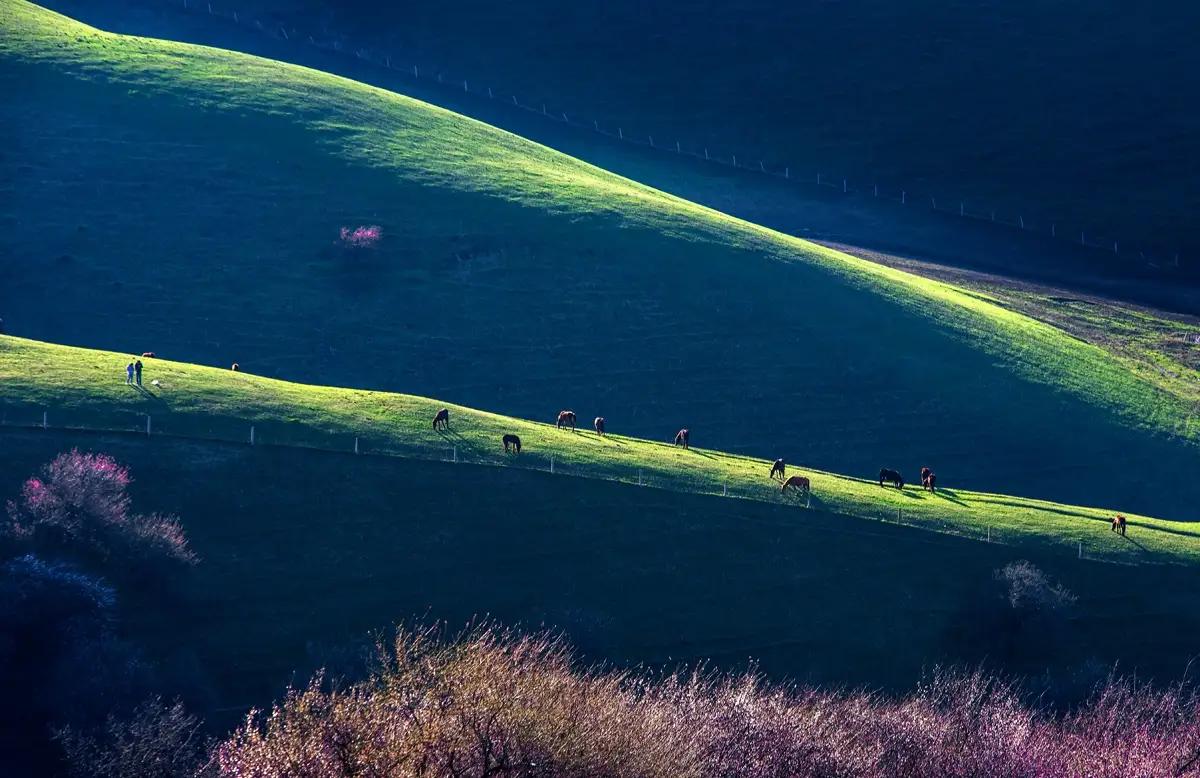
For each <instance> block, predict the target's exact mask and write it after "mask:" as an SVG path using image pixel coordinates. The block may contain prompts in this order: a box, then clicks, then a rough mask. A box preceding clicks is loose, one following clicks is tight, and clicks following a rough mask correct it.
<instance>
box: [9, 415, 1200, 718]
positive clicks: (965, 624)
mask: <svg viewBox="0 0 1200 778" xmlns="http://www.w3.org/2000/svg"><path fill="white" fill-rule="evenodd" d="M71 446H79V447H80V448H83V449H88V450H98V451H106V452H109V453H111V454H113V455H114V456H116V457H117V458H118V459H119V460H121V461H123V462H125V463H127V464H129V465H130V466H131V468H132V471H133V475H134V478H135V482H134V484H133V487H132V490H133V496H134V498H135V502H136V503H137V504H138V505H139V506H140V507H141V508H143V509H147V510H149V509H155V510H170V511H176V512H178V513H179V514H180V515H181V516H182V518H183V521H184V525H185V528H186V531H187V533H188V536H189V538H190V539H191V542H192V545H193V547H194V549H195V550H196V552H197V553H198V554H199V555H200V556H201V558H202V559H201V562H200V564H199V565H198V566H197V567H196V568H195V569H194V570H192V571H190V572H189V573H187V574H184V575H182V576H181V577H180V578H179V579H178V580H177V581H176V584H175V585H174V586H173V587H168V589H167V590H166V591H159V590H155V591H143V592H140V593H139V594H138V595H137V597H138V598H139V599H138V600H137V601H130V602H128V603H127V614H126V616H125V618H126V619H128V620H129V621H130V623H131V628H132V629H133V630H134V631H135V632H136V633H137V635H138V637H139V638H143V639H145V640H147V641H148V642H149V643H150V644H151V645H152V646H153V653H154V655H155V656H156V657H171V658H172V659H171V661H172V662H174V663H175V664H176V665H178V666H188V665H191V666H194V667H195V668H197V670H196V672H197V673H198V675H200V676H202V678H203V680H204V682H205V683H206V684H208V685H210V686H211V687H212V691H213V703H212V704H213V706H214V707H215V708H223V707H233V708H234V709H235V710H234V712H232V713H230V716H231V718H234V717H236V716H237V715H238V714H237V711H240V710H241V708H242V706H247V705H250V704H263V703H265V702H267V701H268V700H269V699H270V698H271V697H272V696H273V695H274V694H276V693H277V692H278V691H279V690H280V689H281V687H282V686H283V685H284V684H285V683H286V682H288V681H289V680H290V679H292V678H293V677H303V673H304V672H305V671H306V670H308V669H311V668H313V667H315V666H320V665H328V666H329V667H330V668H331V670H332V672H334V673H335V674H336V673H339V672H343V671H347V672H349V671H357V670H358V669H359V668H360V667H361V662H362V657H363V652H364V651H365V650H367V649H369V647H370V639H369V637H367V635H366V632H367V631H368V630H372V629H387V628H388V627H390V625H392V624H393V623H395V622H396V621H397V620H400V619H411V618H423V619H446V620H449V622H450V623H451V624H452V625H453V624H460V623H462V622H464V621H466V620H468V619H471V618H473V617H476V616H483V615H490V616H492V617H495V618H498V619H501V620H503V621H505V622H507V623H518V622H520V623H522V624H525V625H527V626H536V625H542V624H545V625H547V626H551V627H554V628H560V629H562V630H564V631H566V632H567V634H568V635H569V636H570V637H571V639H572V640H573V641H575V642H576V643H577V644H579V645H580V646H581V647H582V648H583V650H584V651H585V653H586V655H587V657H589V658H591V659H605V660H610V661H613V662H617V663H639V662H648V663H666V664H673V663H675V662H678V661H683V660H695V659H701V658H707V659H711V660H713V661H714V662H715V663H716V664H717V665H718V666H720V667H727V668H734V667H740V666H743V665H744V664H745V663H746V662H747V661H748V660H749V659H750V658H755V659H758V660H760V661H761V664H762V668H763V669H764V670H765V671H766V672H768V673H769V674H770V675H772V676H774V677H777V678H778V677H784V676H791V677H794V678H800V679H806V680H812V681H820V682H847V683H860V682H861V683H869V684H872V685H876V684H882V685H886V686H889V687H903V686H907V685H908V684H910V683H911V682H912V681H913V680H914V679H915V678H917V677H918V676H919V674H920V672H921V669H922V668H923V667H928V666H930V665H931V664H933V663H937V662H944V661H964V662H976V661H982V660H985V659H986V660H987V661H989V662H992V663H994V664H995V665H996V666H998V667H1002V668H1005V669H1007V670H1010V671H1013V672H1023V673H1029V674H1035V675H1042V677H1043V679H1046V678H1049V679H1050V682H1051V684H1053V685H1055V686H1056V688H1057V690H1058V691H1060V692H1064V693H1067V692H1069V691H1070V690H1071V689H1072V688H1074V687H1073V684H1079V685H1080V688H1082V687H1086V685H1087V684H1089V683H1091V682H1092V681H1094V680H1095V679H1096V678H1097V677H1098V676H1101V675H1102V674H1103V673H1104V672H1105V668H1106V667H1107V666H1108V665H1109V664H1110V663H1112V662H1116V661H1119V662H1121V666H1122V667H1123V669H1125V670H1127V671H1133V670H1135V669H1136V670H1137V671H1138V672H1140V673H1143V674H1147V675H1154V676H1158V677H1162V678H1167V677H1175V676H1178V675H1179V674H1180V673H1182V672H1183V669H1184V666H1185V664H1186V662H1187V660H1188V658H1189V657H1190V655H1191V652H1192V651H1194V647H1195V645H1196V641H1197V639H1198V638H1200V613H1198V612H1197V610H1196V608H1195V600H1196V597H1197V596H1200V590H1197V585H1196V582H1195V576H1194V574H1193V571H1192V570H1190V569H1184V568H1174V567H1157V566H1135V567H1130V566H1120V565H1106V564H1099V563H1094V562H1091V563H1089V562H1086V561H1085V562H1078V561H1076V560H1074V559H1071V558H1070V557H1069V556H1065V555H1062V554H1060V553H1053V554H1044V555H1043V554H1039V553H1038V552H1037V551H1036V550H1030V549H1023V550H1021V551H1020V552H1017V551H1016V550H1014V549H1011V548H1008V547H1003V546H997V545H987V544H981V543H977V542H968V541H959V540H956V539H953V538H948V537H941V536H936V535H928V534H926V533H921V532H916V531H913V530H912V529H909V528H904V527H894V526H888V525H881V524H879V523H877V522H865V521H859V520H855V519H851V518H846V517H837V516H830V515H827V514H821V513H819V512H816V511H811V512H804V511H796V510H795V509H789V508H784V507H775V506H769V505H762V504H756V503H750V502H743V501H732V500H722V499H720V498H718V497H703V496H696V495H685V494H677V493H671V492H665V491H659V490H653V489H639V488H637V487H633V486H628V485H622V484H613V483H606V482H596V481H588V480H583V479H574V478H564V477H562V476H550V475H549V474H545V473H533V472H527V471H518V470H510V469H502V468H501V469H498V468H479V467H472V466H466V465H452V464H441V463H423V462H414V461H403V460H393V459H387V458H374V457H362V456H360V457H353V456H350V455H344V454H326V453H320V452H311V451H296V450H287V449H270V448H256V449H251V448H249V447H246V446H236V445H228V444H212V443H201V444H197V443H187V442H180V441H172V440H170V439H166V438H158V439H154V440H152V441H150V442H146V441H144V440H138V439H131V438H129V437H120V438H107V437H103V436H96V435H76V436H71V435H63V434H59V433H53V432H51V433H42V432H14V431H12V430H9V431H6V432H4V433H2V435H0V474H2V475H0V496H7V495H11V494H12V493H13V492H14V491H15V489H16V488H17V487H18V485H19V483H20V481H21V479H22V478H24V477H25V476H26V475H28V474H30V473H32V472H33V471H34V469H35V468H36V467H37V466H39V465H40V464H41V463H43V462H45V461H47V460H49V459H50V458H51V457H52V456H53V455H55V454H56V453H58V452H59V451H61V450H63V449H65V448H68V447H71ZM1017 558H1025V559H1031V560H1033V561H1034V562H1035V563H1037V564H1038V565H1039V566H1041V567H1042V568H1043V569H1044V570H1046V571H1047V572H1048V573H1049V574H1050V575H1051V576H1052V577H1054V578H1057V579H1060V580H1061V581H1062V582H1063V583H1064V584H1065V585H1066V586H1067V587H1068V588H1070V589H1071V590H1072V591H1074V592H1075V593H1076V594H1078V595H1079V597H1080V600H1079V603H1078V604H1077V606H1076V607H1075V608H1074V609H1073V610H1072V611H1070V612H1069V613H1068V614H1066V615H1065V616H1064V617H1063V618H1051V619H1049V620H1045V621H1043V620H1036V619H1035V620H1033V621H1030V622H1027V623H1025V622H1022V621H1021V620H1019V619H1017V620H1014V619H1013V618H1012V616H1011V613H1009V614H1008V615H1006V606H1005V604H1004V603H1003V601H1002V600H1001V597H1002V589H1001V587H1000V586H999V585H998V584H997V583H996V582H995V581H994V580H993V571H994V570H995V569H996V568H998V567H1000V566H1002V565H1004V564H1007V563H1008V562H1010V561H1012V560H1014V559H1017ZM158 599H167V600H169V602H170V605H171V607H169V608H164V607H162V603H161V602H158V601H157V600H158ZM151 604H154V605H155V606H156V607H149V605H151ZM143 606H145V607H143ZM164 611H165V612H168V613H170V614H174V615H171V616H168V617H167V619H166V621H158V620H156V619H159V618H161V616H159V615H155V614H162V613H163V612H164ZM294 673H295V674H298V675H294Z"/></svg>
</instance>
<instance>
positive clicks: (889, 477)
mask: <svg viewBox="0 0 1200 778" xmlns="http://www.w3.org/2000/svg"><path fill="white" fill-rule="evenodd" d="M884 481H887V482H888V483H890V484H894V485H895V486H896V488H897V489H903V488H904V476H902V475H900V471H899V470H889V469H888V468H886V467H882V468H880V469H879V485H880V486H883V482H884Z"/></svg>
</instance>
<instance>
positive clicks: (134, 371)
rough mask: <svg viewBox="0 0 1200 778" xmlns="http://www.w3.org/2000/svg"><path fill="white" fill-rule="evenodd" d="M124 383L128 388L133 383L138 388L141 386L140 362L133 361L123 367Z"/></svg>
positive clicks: (138, 360)
mask: <svg viewBox="0 0 1200 778" xmlns="http://www.w3.org/2000/svg"><path fill="white" fill-rule="evenodd" d="M125 383H126V385H128V386H133V385H134V384H135V383H136V384H137V385H138V386H141V385H142V360H140V359H135V360H134V361H132V362H130V363H129V364H128V365H126V366H125Z"/></svg>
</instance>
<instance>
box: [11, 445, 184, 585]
mask: <svg viewBox="0 0 1200 778" xmlns="http://www.w3.org/2000/svg"><path fill="white" fill-rule="evenodd" d="M130 480H131V479H130V477H129V469H128V468H126V467H124V466H123V465H120V464H118V463H117V461H116V460H114V459H113V458H112V457H110V456H107V455H105V454H85V453H81V452H80V451H78V450H76V449H72V450H71V451H69V452H68V453H65V454H60V455H59V456H58V457H56V458H55V459H54V461H53V462H51V463H50V464H48V465H46V466H45V467H43V468H42V471H41V473H40V474H39V475H37V476H34V477H33V478H30V479H29V480H28V481H26V482H25V484H24V486H23V487H22V488H21V496H20V497H19V498H18V499H17V500H12V501H9V503H8V522H7V523H6V524H0V538H6V539H8V540H9V541H11V542H15V543H18V544H24V545H29V546H32V547H33V548H35V549H37V550H39V551H52V552H60V553H61V552H66V553H68V554H71V555H76V556H80V557H82V558H83V559H85V560H87V561H99V562H106V561H108V560H109V559H110V558H112V557H113V556H119V557H120V558H121V560H122V562H125V561H133V562H155V561H158V560H162V559H169V560H172V561H176V562H182V563H185V564H194V563H195V562H196V561H197V558H196V555H195V554H194V553H193V552H192V551H191V549H190V548H188V544H187V538H186V537H185V535H184V533H183V528H182V527H181V526H180V524H179V520H178V519H176V518H175V517H174V516H169V515H164V514H158V513H150V514H139V513H133V512H131V511H130V499H129V495H128V493H127V489H128V486H129V483H130Z"/></svg>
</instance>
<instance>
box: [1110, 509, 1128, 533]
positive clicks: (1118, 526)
mask: <svg viewBox="0 0 1200 778" xmlns="http://www.w3.org/2000/svg"><path fill="white" fill-rule="evenodd" d="M1126 524H1128V522H1127V521H1126V520H1125V517H1124V516H1122V515H1121V514H1119V513H1118V514H1117V515H1116V516H1113V517H1112V531H1113V532H1120V533H1121V537H1125V525H1126Z"/></svg>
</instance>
